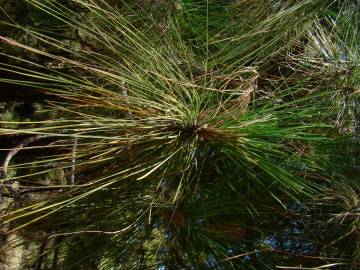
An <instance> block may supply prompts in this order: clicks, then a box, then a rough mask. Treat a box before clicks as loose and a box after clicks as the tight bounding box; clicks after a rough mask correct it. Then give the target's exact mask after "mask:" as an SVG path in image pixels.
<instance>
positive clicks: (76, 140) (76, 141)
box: [70, 137, 78, 186]
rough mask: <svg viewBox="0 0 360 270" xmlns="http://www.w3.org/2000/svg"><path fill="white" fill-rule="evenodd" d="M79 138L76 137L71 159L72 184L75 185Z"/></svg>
mask: <svg viewBox="0 0 360 270" xmlns="http://www.w3.org/2000/svg"><path fill="white" fill-rule="evenodd" d="M77 144H78V138H77V137H75V138H74V144H73V148H72V159H71V177H70V185H71V186H73V185H74V184H75V169H76V150H77Z"/></svg>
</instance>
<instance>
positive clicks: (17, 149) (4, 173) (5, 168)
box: [0, 135, 46, 199]
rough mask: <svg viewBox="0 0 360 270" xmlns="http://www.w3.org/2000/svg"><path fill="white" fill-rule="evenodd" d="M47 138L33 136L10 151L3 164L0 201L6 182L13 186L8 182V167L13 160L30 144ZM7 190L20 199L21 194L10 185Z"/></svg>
mask: <svg viewBox="0 0 360 270" xmlns="http://www.w3.org/2000/svg"><path fill="white" fill-rule="evenodd" d="M44 137H46V135H37V136H33V137H30V138H27V139H25V140H23V141H22V142H21V143H19V144H17V145H16V146H15V147H14V148H13V149H11V150H10V151H9V153H8V154H7V155H6V157H5V160H4V162H3V164H2V171H1V177H0V179H2V181H1V182H2V183H1V184H0V199H1V192H2V190H3V189H4V185H3V184H5V183H6V182H8V183H10V184H12V181H7V178H8V167H9V163H10V161H11V159H12V158H13V157H14V156H15V155H16V154H17V153H19V152H20V151H21V150H22V149H23V148H24V147H25V146H27V145H28V144H30V143H32V142H34V141H37V140H39V139H42V138H44ZM6 188H7V190H8V191H9V192H10V194H11V196H12V197H13V198H14V199H15V198H16V199H18V198H19V193H18V192H17V191H16V190H15V189H14V188H13V187H12V186H11V185H8V186H7V187H6Z"/></svg>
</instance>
